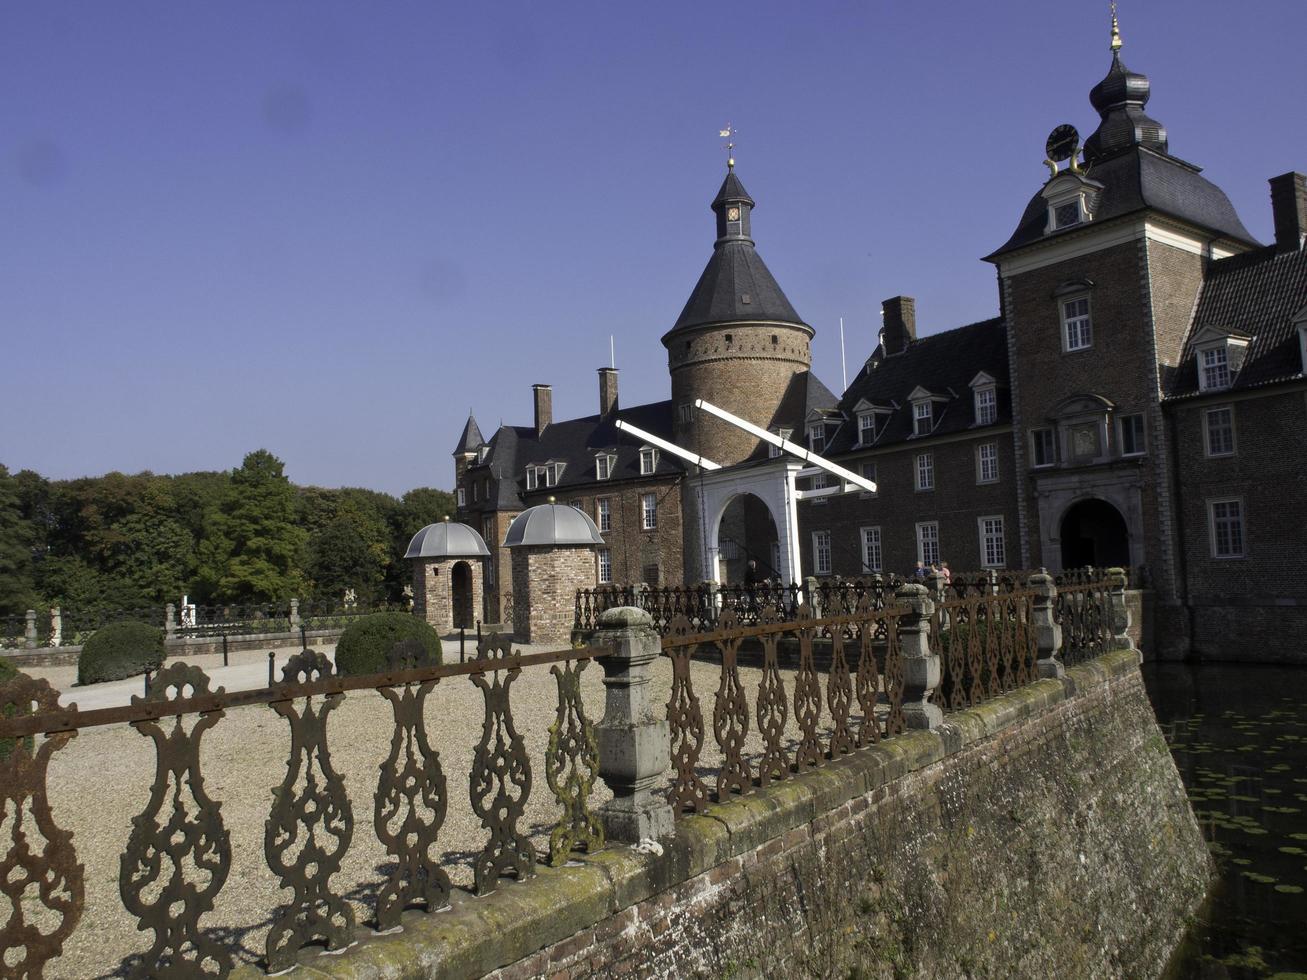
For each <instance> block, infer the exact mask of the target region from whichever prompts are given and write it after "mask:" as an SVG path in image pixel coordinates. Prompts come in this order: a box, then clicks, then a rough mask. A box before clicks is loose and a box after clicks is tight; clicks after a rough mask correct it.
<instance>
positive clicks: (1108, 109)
mask: <svg viewBox="0 0 1307 980" xmlns="http://www.w3.org/2000/svg"><path fill="white" fill-rule="evenodd" d="M1151 89H1152V84H1151V83H1150V82H1149V81H1148V76H1147V75H1143V74H1140V73H1139V72H1137V71H1131V70H1130V69H1129V68H1127V67H1126V66H1125V65H1124V64H1123V63H1122V61H1121V30H1120V27H1119V26H1118V24H1117V20H1116V11H1115V10H1114V11H1113V12H1112V67H1111V68H1109V69H1108V71H1107V77H1105V78H1104V79H1103V80H1102V81H1101V82H1099V83H1098V84H1097V85H1095V86H1094V87H1093V89H1091V90H1090V92H1089V102H1090V104H1091V105H1092V106H1093V107H1094V108H1095V109H1096V110H1098V114H1099V116H1100V117H1102V121H1101V122H1100V123H1099V124H1098V128H1097V129H1096V130H1094V132H1093V133H1092V134H1091V135H1090V137H1089V139H1087V140H1085V148H1084V149H1085V162H1086V163H1089V164H1090V165H1093V164H1095V163H1098V162H1099V161H1100V160H1105V159H1107V158H1109V157H1112V156H1115V155H1116V154H1118V153H1120V152H1121V151H1122V150H1128V149H1130V148H1131V147H1135V146H1146V147H1149V148H1150V149H1154V150H1156V151H1158V152H1159V153H1166V152H1167V140H1166V127H1165V126H1163V125H1162V124H1161V123H1159V122H1158V121H1157V120H1156V119H1152V118H1151V117H1149V116H1148V115H1147V114H1146V113H1145V112H1144V106H1146V105H1147V104H1148V97H1149V95H1150V94H1151Z"/></svg>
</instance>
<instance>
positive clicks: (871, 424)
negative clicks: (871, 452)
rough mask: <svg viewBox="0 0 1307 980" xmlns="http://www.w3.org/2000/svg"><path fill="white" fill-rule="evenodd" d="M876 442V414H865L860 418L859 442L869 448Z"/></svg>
mask: <svg viewBox="0 0 1307 980" xmlns="http://www.w3.org/2000/svg"><path fill="white" fill-rule="evenodd" d="M875 441H876V413H875V412H863V413H861V414H860V415H859V416H858V442H860V443H861V444H862V445H864V446H869V445H871V444H872V443H873V442H875Z"/></svg>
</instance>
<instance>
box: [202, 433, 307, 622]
mask: <svg viewBox="0 0 1307 980" xmlns="http://www.w3.org/2000/svg"><path fill="white" fill-rule="evenodd" d="M283 469H284V467H283V464H282V462H281V460H279V459H277V457H276V456H273V455H272V453H270V452H268V451H267V450H266V449H259V450H256V451H255V452H252V453H250V454H249V455H248V456H246V457H245V460H244V462H243V463H242V464H241V466H240V469H238V470H235V471H233V472H232V475H231V485H230V486H229V487H228V488H227V491H226V493H224V495H223V497H222V499H221V501H220V502H219V504H218V506H217V508H215V509H214V510H213V511H212V512H211V516H210V517H209V518H208V520H207V522H206V530H205V537H204V539H203V540H202V541H201V542H200V548H199V573H198V576H197V584H198V586H199V591H200V593H201V596H202V597H203V598H205V599H220V600H221V601H224V602H264V601H275V600H281V599H288V598H290V597H292V596H294V595H297V594H299V593H300V592H301V591H302V589H303V584H304V579H303V575H302V572H301V561H302V559H303V552H304V545H305V541H306V539H307V535H306V534H305V533H304V530H303V528H301V527H300V526H299V525H298V524H297V523H296V520H295V516H296V515H295V488H294V487H293V486H291V483H290V481H289V480H288V479H287V478H286V476H285V474H284V473H283Z"/></svg>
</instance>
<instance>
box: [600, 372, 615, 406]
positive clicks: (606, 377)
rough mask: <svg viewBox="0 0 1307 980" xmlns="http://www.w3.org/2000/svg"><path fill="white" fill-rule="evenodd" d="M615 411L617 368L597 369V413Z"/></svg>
mask: <svg viewBox="0 0 1307 980" xmlns="http://www.w3.org/2000/svg"><path fill="white" fill-rule="evenodd" d="M615 411H617V368H610V367H606V368H600V369H599V414H600V415H601V416H607V415H609V414H611V413H612V412H615Z"/></svg>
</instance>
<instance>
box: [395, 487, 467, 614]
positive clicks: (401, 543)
mask: <svg viewBox="0 0 1307 980" xmlns="http://www.w3.org/2000/svg"><path fill="white" fill-rule="evenodd" d="M455 510H456V508H455V506H454V495H453V494H452V493H449V492H448V491H446V490H433V489H431V488H430V487H418V488H417V489H415V490H410V491H409V492H408V493H406V494H404V496H403V498H402V499H401V500H400V501H399V504H398V506H397V507H395V508H394V509H393V510H392V511H391V512H390V515H389V522H390V542H391V545H390V547H391V561H390V567H389V569H388V572H387V575H386V593H387V596H388V597H389V598H390V599H391V600H392V601H398V600H399V598H400V596H401V595H402V594H403V592H404V586H406V585H411V584H412V582H413V569H412V567H411V565H410V563H409V561H408V559H407V558H405V557H404V552H405V551H406V550H407V548H408V543H409V541H411V540H412V539H413V535H415V534H417V533H418V531H420V530H422V529H423V528H424V527H426V526H427V525H428V524H438V523H440V522H441V521H443V520H444V519H445V518H446V517H452V516H453V515H454V513H455ZM477 530H478V531H480V528H477Z"/></svg>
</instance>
